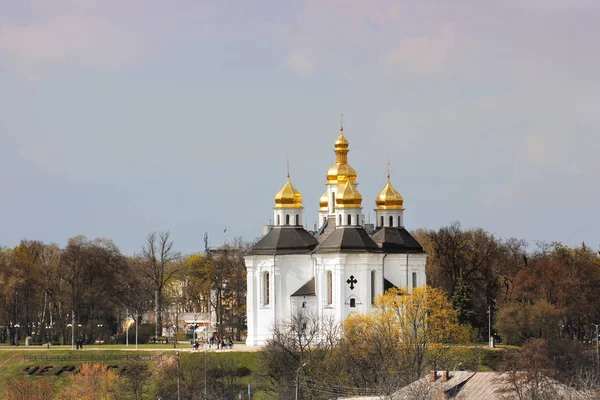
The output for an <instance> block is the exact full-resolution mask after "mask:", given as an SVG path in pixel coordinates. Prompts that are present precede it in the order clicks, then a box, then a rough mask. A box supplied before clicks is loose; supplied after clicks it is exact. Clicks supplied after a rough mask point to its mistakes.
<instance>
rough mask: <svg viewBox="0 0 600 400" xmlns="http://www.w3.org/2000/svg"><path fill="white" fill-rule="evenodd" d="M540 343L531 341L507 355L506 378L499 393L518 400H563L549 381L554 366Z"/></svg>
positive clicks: (551, 381) (546, 349) (542, 340)
mask: <svg viewBox="0 0 600 400" xmlns="http://www.w3.org/2000/svg"><path fill="white" fill-rule="evenodd" d="M547 354H548V346H547V342H546V341H545V340H544V339H531V340H530V341H528V342H527V343H526V344H525V345H524V346H523V348H522V349H521V350H520V351H512V352H509V353H508V355H507V357H506V358H507V360H506V362H505V364H504V368H505V369H506V374H505V375H504V377H503V379H502V380H501V381H502V383H504V384H505V385H504V387H503V389H502V390H501V391H500V392H501V393H503V394H505V395H507V398H511V399H519V400H553V399H558V398H563V397H562V396H560V394H559V392H558V391H557V386H556V385H555V383H554V381H553V380H552V376H553V374H554V364H553V363H552V361H551V360H550V359H549V358H548V355H547Z"/></svg>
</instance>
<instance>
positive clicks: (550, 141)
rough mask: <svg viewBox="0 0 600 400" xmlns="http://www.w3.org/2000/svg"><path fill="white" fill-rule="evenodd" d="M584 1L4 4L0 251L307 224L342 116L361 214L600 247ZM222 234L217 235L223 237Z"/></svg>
mask: <svg viewBox="0 0 600 400" xmlns="http://www.w3.org/2000/svg"><path fill="white" fill-rule="evenodd" d="M598 21H600V2H598V1H597V0H503V1H489V0H456V1H447V0H439V1H435V0H432V1H399V0H393V1H379V0H297V1H293V2H292V1H281V0H263V1H241V0H240V1H204V0H178V1H177V2H172V1H159V0H96V1H94V0H28V1H21V0H0V182H1V184H0V212H1V215H2V217H1V219H0V246H8V247H12V246H15V245H17V244H18V243H19V241H20V240H21V239H30V240H33V239H36V240H42V241H44V242H46V243H51V242H54V243H57V244H59V245H61V246H64V245H65V244H66V242H67V240H68V238H70V237H73V236H76V235H80V234H83V235H86V236H87V237H88V238H90V239H93V238H97V237H105V238H110V239H112V240H114V241H115V243H116V244H117V245H118V246H119V247H120V248H121V250H122V251H123V252H124V253H126V254H134V253H136V252H139V251H140V248H141V246H142V244H143V243H144V239H145V237H146V235H147V234H148V233H149V232H152V231H157V232H160V231H170V233H171V237H172V239H173V240H174V242H175V247H177V248H178V249H179V250H181V251H182V252H183V253H191V252H195V251H200V250H202V249H203V248H204V244H203V235H204V232H207V233H208V235H209V242H210V245H211V246H217V245H220V244H222V243H223V242H224V241H231V240H233V238H235V237H242V238H243V239H244V240H247V241H251V240H254V239H256V238H257V237H259V236H260V234H261V227H262V225H263V224H268V223H269V220H270V219H272V218H273V217H272V215H273V211H272V207H273V205H274V201H273V197H274V195H275V193H276V192H277V191H278V190H279V189H280V188H281V187H282V186H283V184H284V183H285V180H286V161H287V160H288V159H289V162H290V174H291V178H292V183H293V184H294V186H295V187H296V188H297V189H298V190H299V191H300V192H301V193H302V195H303V197H304V207H305V209H304V213H305V221H306V222H307V223H308V226H309V227H312V225H313V224H314V223H315V222H316V219H317V210H318V201H319V197H320V195H321V194H322V192H323V191H324V189H325V186H324V184H325V176H326V172H327V170H328V168H329V167H330V165H331V164H332V163H333V162H334V160H335V154H334V153H333V142H334V140H335V139H336V137H337V135H338V133H339V123H340V122H339V119H340V113H341V112H343V113H344V132H345V135H346V137H347V138H348V140H349V142H350V153H349V163H350V164H351V165H352V166H353V167H354V168H355V169H356V171H357V175H358V178H357V182H359V186H358V189H359V190H360V192H361V193H362V195H363V207H364V214H365V216H366V217H367V218H368V216H369V214H370V215H371V218H373V217H374V212H373V209H374V208H375V197H376V195H377V193H378V192H379V191H380V190H381V188H382V187H383V185H384V184H385V180H386V169H387V162H388V160H389V162H390V169H391V176H392V183H393V184H394V186H395V187H396V189H398V190H399V191H400V193H402V195H403V196H404V199H405V207H406V211H405V225H406V226H407V228H408V229H418V228H429V229H438V228H440V227H441V226H444V225H448V224H449V223H451V222H453V221H460V222H461V224H462V225H463V227H465V228H472V227H482V228H484V229H485V230H487V231H489V232H491V233H493V234H494V235H496V236H498V237H502V238H509V237H516V238H522V239H526V240H529V241H531V243H534V241H560V242H563V243H565V244H568V245H579V244H580V243H581V242H582V241H585V242H586V244H588V245H590V246H592V247H593V248H598V247H599V246H600V230H599V229H598V223H599V222H600V208H599V207H598V197H600V196H599V195H600V185H599V184H598V181H599V180H598V175H599V173H600V157H599V150H600V73H599V71H600V51H598V38H600V24H598ZM225 228H227V234H226V235H225V234H224V232H223V231H224V229H225Z"/></svg>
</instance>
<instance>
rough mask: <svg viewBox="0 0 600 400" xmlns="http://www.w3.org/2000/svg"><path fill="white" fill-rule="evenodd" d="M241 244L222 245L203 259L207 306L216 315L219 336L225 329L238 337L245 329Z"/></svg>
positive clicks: (243, 265) (243, 274)
mask: <svg viewBox="0 0 600 400" xmlns="http://www.w3.org/2000/svg"><path fill="white" fill-rule="evenodd" d="M243 248H244V246H243V243H242V241H241V240H236V243H235V244H234V246H224V247H223V248H222V249H221V250H220V251H219V252H218V253H217V254H214V255H212V254H210V255H209V257H207V259H206V264H205V269H206V270H205V271H206V272H205V273H206V278H207V280H208V281H209V282H210V289H211V305H212V308H213V310H214V311H215V314H216V317H217V325H218V330H219V336H220V337H221V338H223V335H224V333H225V328H229V330H230V331H231V333H232V335H235V337H236V339H237V340H239V339H240V336H241V332H242V331H243V330H244V329H245V317H246V266H245V263H244V259H243Z"/></svg>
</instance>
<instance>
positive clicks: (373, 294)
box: [371, 271, 375, 304]
mask: <svg viewBox="0 0 600 400" xmlns="http://www.w3.org/2000/svg"><path fill="white" fill-rule="evenodd" d="M371 304H375V271H371Z"/></svg>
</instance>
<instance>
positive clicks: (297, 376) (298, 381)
mask: <svg viewBox="0 0 600 400" xmlns="http://www.w3.org/2000/svg"><path fill="white" fill-rule="evenodd" d="M305 365H306V363H304V364H302V365H301V366H300V367H298V370H297V371H296V400H298V388H299V387H300V370H301V369H302V368H303V367H304V366H305Z"/></svg>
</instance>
